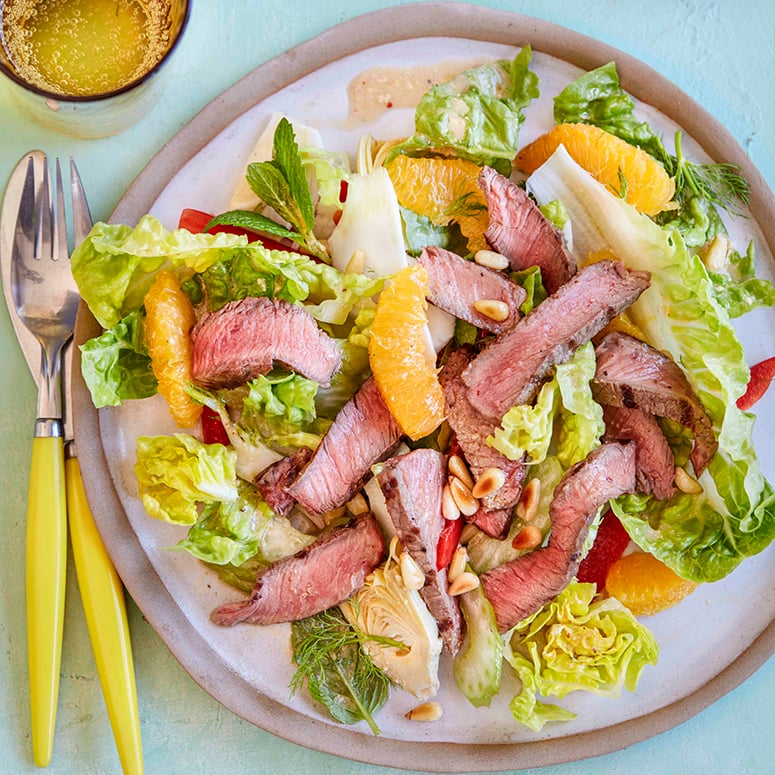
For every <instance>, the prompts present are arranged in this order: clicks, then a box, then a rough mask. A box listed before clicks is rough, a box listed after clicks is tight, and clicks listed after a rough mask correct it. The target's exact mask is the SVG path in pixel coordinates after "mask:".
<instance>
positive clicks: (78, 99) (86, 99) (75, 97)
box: [0, 0, 192, 103]
mask: <svg viewBox="0 0 775 775" xmlns="http://www.w3.org/2000/svg"><path fill="white" fill-rule="evenodd" d="M182 2H183V3H184V5H185V10H184V12H183V18H182V20H181V22H180V29H179V30H178V33H177V35H176V36H175V40H173V41H172V43H171V44H170V46H169V48H168V49H167V50H166V51H165V52H164V54H163V55H162V57H161V59H159V61H158V62H157V63H156V64H155V65H154V66H153V67H152V68H151V69H150V70H148V72H146V73H143V75H141V76H140V77H139V78H135V79H134V80H133V81H130V82H129V83H127V84H125V85H124V86H122V87H121V88H120V89H113V91H107V92H100V93H99V94H60V93H58V92H54V91H49V90H48V89H42V88H41V87H39V86H35V85H34V84H32V83H30V82H29V81H25V80H24V79H23V78H20V77H19V75H18V74H17V73H16V71H15V70H14V69H13V68H11V67H9V66H8V65H7V64H6V61H8V62H10V61H11V60H10V59H9V58H8V55H7V53H6V52H5V50H3V52H2V58H0V70H2V72H3V73H4V74H5V75H7V76H8V77H9V78H10V79H11V80H12V81H14V82H15V83H17V84H18V85H19V86H21V87H22V88H23V89H24V90H25V91H28V92H31V93H33V94H37V95H38V96H40V97H45V98H46V99H49V100H56V101H58V102H74V103H94V102H102V101H103V100H108V99H111V98H112V97H118V96H119V95H121V94H124V93H125V92H128V91H131V90H132V89H135V88H137V87H138V86H140V85H142V84H143V83H144V82H145V81H147V80H149V79H150V78H151V77H152V76H153V75H155V74H156V73H157V72H158V71H159V70H160V69H161V67H162V65H164V63H165V62H166V61H167V60H168V59H169V57H170V55H171V54H172V52H173V51H174V50H175V49H176V48H177V45H178V43H179V42H180V39H181V38H182V37H183V32H184V31H185V29H186V27H187V26H188V20H189V16H190V15H191V4H192V0H182ZM4 5H5V4H4V3H3V2H0V12H1V11H2V10H3V6H4ZM0 37H2V36H1V35H0Z"/></svg>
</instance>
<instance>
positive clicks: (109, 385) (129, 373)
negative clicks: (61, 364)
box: [80, 310, 157, 409]
mask: <svg viewBox="0 0 775 775" xmlns="http://www.w3.org/2000/svg"><path fill="white" fill-rule="evenodd" d="M80 350H81V373H82V374H83V379H84V382H85V383H86V387H88V388H89V392H90V393H91V397H92V401H93V402H94V406H95V407H97V409H99V408H100V407H103V406H118V405H119V404H120V403H121V402H122V401H125V400H126V399H130V398H148V397H149V396H152V395H154V394H155V393H156V389H157V382H156V377H155V376H154V374H153V371H152V370H151V359H150V357H149V356H148V347H147V345H146V343H145V315H144V314H143V313H142V311H141V310H136V311H135V312H130V313H129V314H128V315H127V316H126V317H124V318H122V319H121V320H119V322H118V323H116V325H115V326H113V328H111V329H109V330H107V331H105V333H104V334H102V335H101V336H98V337H95V338H94V339H90V340H89V341H88V342H85V343H84V344H83V345H81V347H80Z"/></svg>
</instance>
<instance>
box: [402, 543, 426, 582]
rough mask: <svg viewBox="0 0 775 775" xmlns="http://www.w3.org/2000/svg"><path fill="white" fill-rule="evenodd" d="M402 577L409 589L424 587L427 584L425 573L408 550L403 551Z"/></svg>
mask: <svg viewBox="0 0 775 775" xmlns="http://www.w3.org/2000/svg"><path fill="white" fill-rule="evenodd" d="M400 563H401V578H402V579H403V581H404V586H405V587H406V588H407V589H414V590H417V589H422V588H423V586H424V585H425V574H424V573H423V572H422V569H421V568H420V566H419V565H418V564H417V563H416V562H415V561H414V558H413V557H412V556H411V555H410V554H409V553H408V552H401V560H400Z"/></svg>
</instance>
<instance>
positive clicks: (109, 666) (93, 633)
mask: <svg viewBox="0 0 775 775" xmlns="http://www.w3.org/2000/svg"><path fill="white" fill-rule="evenodd" d="M30 156H32V157H33V159H34V163H35V165H36V166H39V167H41V168H42V165H43V164H44V163H45V156H44V154H43V153H42V152H40V151H33V152H31V153H27V154H25V155H24V157H23V158H22V159H21V161H20V162H19V164H18V165H17V166H16V168H15V169H14V171H13V172H12V174H11V177H10V178H9V181H8V185H7V187H6V191H5V196H4V198H3V205H2V210H1V211H0V270H1V271H2V284H3V293H4V295H5V300H6V306H7V307H8V312H9V315H10V318H11V323H12V325H13V327H14V331H15V332H16V336H17V339H18V340H19V344H20V346H21V349H22V352H23V354H24V357H25V360H26V361H27V365H28V366H29V368H30V371H31V373H32V375H33V377H37V373H38V368H37V362H38V358H39V351H40V345H39V344H38V342H37V340H36V339H35V338H34V337H33V336H32V335H31V334H30V332H29V331H28V330H27V329H26V327H25V326H24V325H23V324H22V323H21V321H20V320H19V318H18V316H17V314H16V308H15V306H14V303H13V298H12V296H11V282H10V279H11V255H12V252H11V251H12V244H13V231H14V227H15V219H16V212H17V210H18V206H19V199H20V197H21V190H22V187H23V185H24V176H25V172H26V167H27V162H28V159H29V158H30ZM40 178H41V176H40V175H36V179H40ZM78 184H79V185H80V180H78ZM90 227H91V216H90V215H89V213H88V208H86V210H85V212H84V213H83V217H82V218H80V219H79V218H74V219H73V237H74V242H75V244H79V243H80V242H81V241H82V240H83V239H84V238H85V237H86V234H87V233H88V231H89V228H90ZM72 347H73V345H72V342H71V343H70V344H68V346H67V348H66V349H65V351H64V353H63V356H62V362H63V375H62V382H63V384H64V386H65V388H64V394H65V401H64V413H63V420H64V424H65V482H66V492H67V515H68V523H69V528H70V539H71V544H72V548H73V558H74V561H75V569H76V576H77V579H78V586H79V589H80V592H81V599H82V602H83V608H84V615H85V618H86V624H87V629H88V632H89V638H90V640H91V643H92V649H93V652H94V657H95V662H96V666H97V672H98V675H99V677H100V685H101V687H102V692H103V696H104V698H105V704H106V707H107V710H108V716H109V718H110V723H111V727H112V729H113V735H114V738H115V741H116V747H117V750H118V754H119V759H120V761H121V766H122V769H123V772H124V773H132V774H133V775H134V774H139V773H142V772H143V769H144V768H143V755H142V741H141V736H140V722H139V713H138V705H137V689H136V682H135V675H134V663H133V660H132V648H131V641H130V635H129V625H128V622H127V615H126V600H125V596H124V588H123V585H122V583H121V580H120V578H119V576H118V574H117V572H116V570H115V568H114V567H113V564H112V562H111V560H110V556H109V555H108V553H107V550H106V549H105V546H104V544H103V542H102V539H101V538H100V535H99V532H98V530H97V527H96V525H95V523H94V518H93V516H92V514H91V511H90V509H89V504H88V501H87V499H86V494H85V491H84V487H83V481H82V479H81V471H80V466H79V463H78V457H77V453H76V448H75V440H74V437H73V416H72V380H73V379H74V378H76V376H77V375H74V374H73V371H72V363H73V360H72Z"/></svg>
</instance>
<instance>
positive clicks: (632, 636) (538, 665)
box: [504, 581, 659, 732]
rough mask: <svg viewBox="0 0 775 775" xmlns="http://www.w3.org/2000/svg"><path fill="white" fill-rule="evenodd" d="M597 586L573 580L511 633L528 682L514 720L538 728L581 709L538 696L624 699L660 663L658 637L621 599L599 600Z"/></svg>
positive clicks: (511, 657)
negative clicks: (589, 695)
mask: <svg viewBox="0 0 775 775" xmlns="http://www.w3.org/2000/svg"><path fill="white" fill-rule="evenodd" d="M595 593H596V589H595V585H594V584H581V583H578V582H575V581H574V582H571V584H569V585H568V586H567V587H566V588H565V589H564V590H563V591H562V592H561V593H560V594H559V595H558V596H557V597H556V598H555V599H554V600H553V601H551V602H550V603H547V604H546V605H545V606H544V607H543V608H541V609H540V610H539V611H537V612H536V613H534V614H532V615H531V616H529V617H528V618H527V619H524V620H523V621H522V622H520V623H519V624H517V625H516V626H515V627H514V628H513V629H512V630H510V631H509V632H508V633H507V634H506V635H505V636H504V638H505V646H506V648H505V651H504V656H505V658H506V659H507V661H508V662H509V664H510V665H511V666H512V667H513V668H514V670H515V671H516V672H517V675H518V676H519V678H520V680H521V682H522V689H521V691H520V693H519V694H517V695H516V697H514V699H513V700H512V701H511V705H510V708H511V712H512V714H513V715H514V718H515V719H516V720H517V721H519V722H520V723H521V724H524V725H525V726H526V727H528V728H529V729H531V730H533V731H535V732H538V731H539V730H541V729H542V728H543V726H544V724H545V723H546V722H547V721H565V720H569V719H572V718H575V714H574V713H572V712H570V711H568V710H566V709H563V708H561V707H559V706H556V705H551V704H548V703H543V702H541V701H540V700H538V699H537V696H536V695H538V694H540V695H543V696H544V697H560V698H562V697H565V696H566V695H568V694H569V693H570V692H574V691H586V692H591V693H593V694H597V695H599V696H602V697H618V696H619V695H620V694H621V690H622V688H626V689H627V690H628V691H631V692H633V691H635V689H636V687H637V684H638V680H639V678H640V675H641V673H642V672H643V669H644V668H645V667H646V665H655V664H656V663H657V657H658V653H659V650H658V647H657V642H656V640H655V638H654V636H653V635H652V634H651V633H650V632H649V630H647V629H646V628H645V627H644V626H643V625H642V624H640V623H639V622H638V620H637V619H636V618H635V617H634V616H633V615H632V614H631V613H630V612H629V611H628V610H627V609H626V608H625V607H624V606H623V605H621V603H619V601H618V600H616V599H614V598H608V599H605V600H595Z"/></svg>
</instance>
